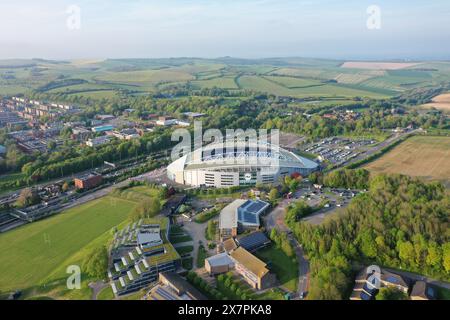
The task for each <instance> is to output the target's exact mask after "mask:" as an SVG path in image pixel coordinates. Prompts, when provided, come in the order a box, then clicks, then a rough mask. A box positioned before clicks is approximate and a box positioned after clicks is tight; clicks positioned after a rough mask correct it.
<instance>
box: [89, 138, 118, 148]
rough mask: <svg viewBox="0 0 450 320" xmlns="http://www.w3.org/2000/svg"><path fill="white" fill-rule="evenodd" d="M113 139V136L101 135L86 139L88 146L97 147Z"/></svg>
mask: <svg viewBox="0 0 450 320" xmlns="http://www.w3.org/2000/svg"><path fill="white" fill-rule="evenodd" d="M111 139H112V137H111V136H101V137H96V138H91V139H88V140H87V141H86V145H87V146H88V147H97V146H101V145H103V144H106V143H108V142H109V141H110V140H111Z"/></svg>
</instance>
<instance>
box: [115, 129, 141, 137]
mask: <svg viewBox="0 0 450 320" xmlns="http://www.w3.org/2000/svg"><path fill="white" fill-rule="evenodd" d="M111 135H113V136H115V137H116V138H119V139H120V140H131V139H135V138H139V137H140V135H139V133H138V131H137V130H136V129H134V128H130V129H122V130H120V131H113V132H111Z"/></svg>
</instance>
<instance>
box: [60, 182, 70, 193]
mask: <svg viewBox="0 0 450 320" xmlns="http://www.w3.org/2000/svg"><path fill="white" fill-rule="evenodd" d="M61 190H62V191H63V192H66V191H67V190H69V184H68V183H67V181H66V182H64V183H63V185H62V187H61Z"/></svg>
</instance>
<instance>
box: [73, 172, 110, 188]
mask: <svg viewBox="0 0 450 320" xmlns="http://www.w3.org/2000/svg"><path fill="white" fill-rule="evenodd" d="M102 180H103V178H102V175H101V174H98V173H95V172H93V173H88V174H85V175H83V176H81V177H78V178H75V179H74V183H75V187H76V188H77V189H84V190H86V189H91V188H94V187H96V186H98V185H99V184H100V183H102Z"/></svg>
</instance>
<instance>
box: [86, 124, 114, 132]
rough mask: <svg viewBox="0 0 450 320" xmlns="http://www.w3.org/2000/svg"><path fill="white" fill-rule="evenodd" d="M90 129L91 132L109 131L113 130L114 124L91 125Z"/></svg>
mask: <svg viewBox="0 0 450 320" xmlns="http://www.w3.org/2000/svg"><path fill="white" fill-rule="evenodd" d="M91 130H92V132H105V131H111V130H114V126H112V125H104V126H97V127H92V128H91Z"/></svg>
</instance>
